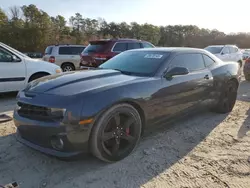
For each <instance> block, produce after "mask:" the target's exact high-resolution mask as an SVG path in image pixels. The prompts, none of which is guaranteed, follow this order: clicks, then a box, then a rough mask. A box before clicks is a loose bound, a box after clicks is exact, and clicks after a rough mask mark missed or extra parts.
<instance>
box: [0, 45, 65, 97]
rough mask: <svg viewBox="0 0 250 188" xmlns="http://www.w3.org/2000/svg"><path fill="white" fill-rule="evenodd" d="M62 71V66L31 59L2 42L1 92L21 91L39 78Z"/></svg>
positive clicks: (0, 52)
mask: <svg viewBox="0 0 250 188" xmlns="http://www.w3.org/2000/svg"><path fill="white" fill-rule="evenodd" d="M60 72H62V71H61V68H60V67H58V66H56V65H53V64H51V63H48V62H45V61H40V60H34V59H31V58H30V57H28V56H26V55H25V54H23V53H21V52H19V51H17V50H15V49H13V48H11V47H10V46H8V45H6V44H3V43H1V42H0V93H3V92H11V91H19V90H21V89H23V88H25V87H26V86H27V84H28V83H29V82H31V81H33V80H35V79H37V78H40V77H43V76H46V75H53V74H56V73H60Z"/></svg>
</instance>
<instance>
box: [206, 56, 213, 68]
mask: <svg viewBox="0 0 250 188" xmlns="http://www.w3.org/2000/svg"><path fill="white" fill-rule="evenodd" d="M203 58H204V62H205V65H206V67H209V66H211V65H212V64H214V63H215V61H214V60H213V59H211V58H210V57H208V56H207V55H203Z"/></svg>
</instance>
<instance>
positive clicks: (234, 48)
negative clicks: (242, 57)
mask: <svg viewBox="0 0 250 188" xmlns="http://www.w3.org/2000/svg"><path fill="white" fill-rule="evenodd" d="M237 52H238V48H236V47H230V53H237Z"/></svg>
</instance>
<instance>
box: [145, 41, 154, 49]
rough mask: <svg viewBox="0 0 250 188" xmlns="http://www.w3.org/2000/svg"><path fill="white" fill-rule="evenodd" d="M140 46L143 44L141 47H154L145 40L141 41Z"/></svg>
mask: <svg viewBox="0 0 250 188" xmlns="http://www.w3.org/2000/svg"><path fill="white" fill-rule="evenodd" d="M142 46H143V48H154V46H153V45H151V44H149V43H147V42H143V43H142Z"/></svg>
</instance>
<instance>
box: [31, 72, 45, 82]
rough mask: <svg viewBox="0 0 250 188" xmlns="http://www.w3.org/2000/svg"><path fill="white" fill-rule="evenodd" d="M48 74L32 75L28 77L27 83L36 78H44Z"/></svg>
mask: <svg viewBox="0 0 250 188" xmlns="http://www.w3.org/2000/svg"><path fill="white" fill-rule="evenodd" d="M48 75H49V74H46V73H37V74H34V75H33V76H31V77H30V79H29V81H28V82H32V81H34V80H36V79H38V78H42V77H44V76H48Z"/></svg>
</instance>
